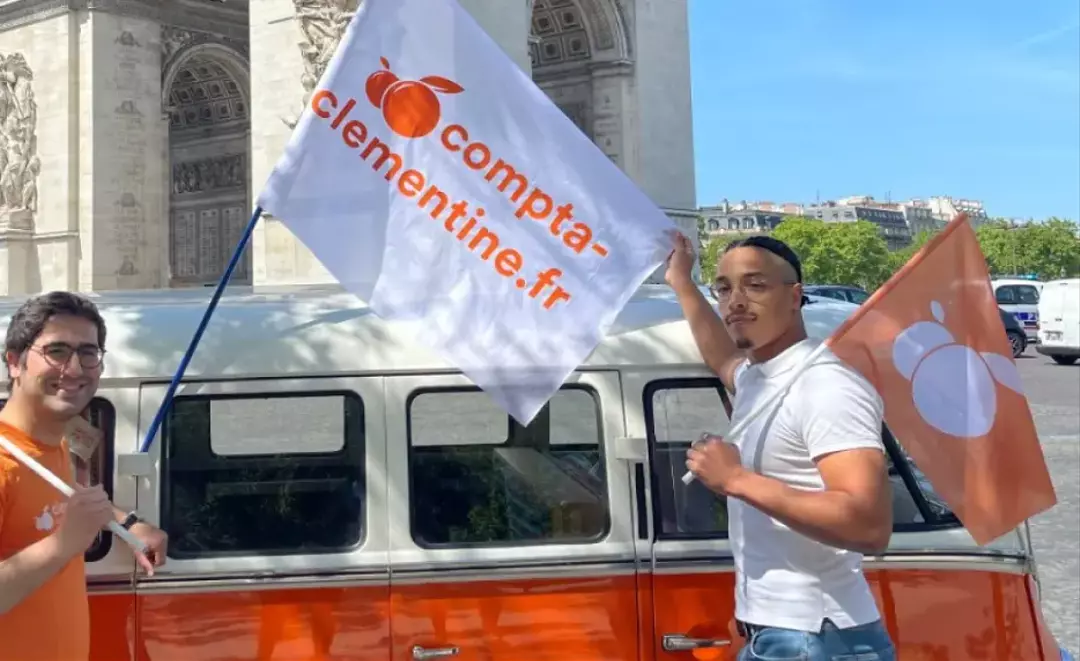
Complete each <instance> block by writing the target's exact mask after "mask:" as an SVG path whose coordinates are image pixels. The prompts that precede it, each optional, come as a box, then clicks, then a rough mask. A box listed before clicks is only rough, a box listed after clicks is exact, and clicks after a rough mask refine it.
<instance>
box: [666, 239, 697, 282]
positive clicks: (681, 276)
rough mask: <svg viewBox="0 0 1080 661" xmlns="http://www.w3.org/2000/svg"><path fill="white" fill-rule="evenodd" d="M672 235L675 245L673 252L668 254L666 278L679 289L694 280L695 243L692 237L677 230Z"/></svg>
mask: <svg viewBox="0 0 1080 661" xmlns="http://www.w3.org/2000/svg"><path fill="white" fill-rule="evenodd" d="M671 236H672V239H673V241H674V244H675V245H674V246H673V247H672V251H671V254H670V255H668V260H667V271H666V272H665V273H664V280H666V281H667V283H668V284H669V285H671V286H672V288H675V289H678V288H679V287H684V286H686V285H687V283H690V284H693V282H694V276H693V271H694V245H693V244H692V243H691V242H690V239H688V238H686V236H685V235H684V234H683V233H682V232H679V231H677V230H676V231H673V232H672V233H671Z"/></svg>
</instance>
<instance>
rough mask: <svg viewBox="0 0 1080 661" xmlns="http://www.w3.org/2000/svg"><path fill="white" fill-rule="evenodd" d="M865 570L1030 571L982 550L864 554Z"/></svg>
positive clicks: (726, 563) (662, 568)
mask: <svg viewBox="0 0 1080 661" xmlns="http://www.w3.org/2000/svg"><path fill="white" fill-rule="evenodd" d="M863 568H864V569H865V570H867V571H875V570H881V569H951V570H970V571H987V572H1003V573H1008V574H1026V573H1028V571H1029V563H1028V559H1027V558H1025V557H1023V556H1015V555H1003V554H985V555H981V556H978V555H954V554H945V553H942V554H937V553H926V554H896V555H886V556H874V557H867V558H865V559H864V560H863ZM733 571H735V563H734V560H733V559H732V558H731V556H716V557H711V558H710V557H696V558H670V559H665V558H658V559H657V560H656V562H655V565H654V567H653V570H652V573H654V574H692V573H718V574H722V573H726V572H733Z"/></svg>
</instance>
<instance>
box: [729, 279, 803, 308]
mask: <svg viewBox="0 0 1080 661" xmlns="http://www.w3.org/2000/svg"><path fill="white" fill-rule="evenodd" d="M793 284H795V281H794V280H781V281H780V282H770V281H768V280H766V279H764V278H751V279H748V280H744V281H743V282H740V283H739V284H738V285H736V286H735V287H732V286H731V285H730V284H728V283H727V282H723V283H720V282H714V283H712V284H711V285H709V293H710V294H712V297H713V298H715V299H716V302H717V303H726V302H727V301H728V300H730V299H731V293H732V291H733V290H735V289H737V290H738V291H739V293H740V294H742V295H743V296H744V297H745V298H746V299H747V300H750V301H760V300H761V299H763V298H765V297H766V296H768V295H769V293H770V292H771V291H772V290H774V289H776V288H777V287H780V286H784V285H793Z"/></svg>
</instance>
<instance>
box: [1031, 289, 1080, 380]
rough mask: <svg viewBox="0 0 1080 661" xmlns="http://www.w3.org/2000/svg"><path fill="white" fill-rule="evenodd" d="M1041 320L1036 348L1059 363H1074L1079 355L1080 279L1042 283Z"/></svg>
mask: <svg viewBox="0 0 1080 661" xmlns="http://www.w3.org/2000/svg"><path fill="white" fill-rule="evenodd" d="M1039 323H1040V326H1039V344H1038V346H1036V347H1035V350H1036V351H1038V352H1039V353H1041V354H1043V355H1044V356H1050V357H1051V358H1053V359H1054V362H1056V363H1057V364H1059V365H1072V364H1073V363H1075V362H1076V359H1077V358H1078V357H1080V278H1069V279H1067V280H1051V281H1050V282H1047V283H1045V284H1043V288H1042V294H1041V296H1040V297H1039Z"/></svg>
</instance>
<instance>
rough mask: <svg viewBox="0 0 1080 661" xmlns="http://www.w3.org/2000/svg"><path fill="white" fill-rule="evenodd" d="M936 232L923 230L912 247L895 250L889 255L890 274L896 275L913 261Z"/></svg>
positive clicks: (915, 238)
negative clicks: (901, 268) (902, 267)
mask: <svg viewBox="0 0 1080 661" xmlns="http://www.w3.org/2000/svg"><path fill="white" fill-rule="evenodd" d="M936 234H937V232H936V231H931V230H923V231H921V232H919V233H918V234H916V235H915V236H914V237H912V239H911V245H909V246H907V247H905V248H900V249H899V250H894V251H892V252H890V253H889V274H890V275H891V274H893V273H896V272H897V271H899V270H900V267H901V266H903V265H904V264H907V263H908V262H909V261H911V258H912V257H914V256H915V253H917V252H919V250H921V249H922V247H923V246H925V245H926V244H927V242H929V241H930V239H932V238H933V237H934V236H935V235H936Z"/></svg>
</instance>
